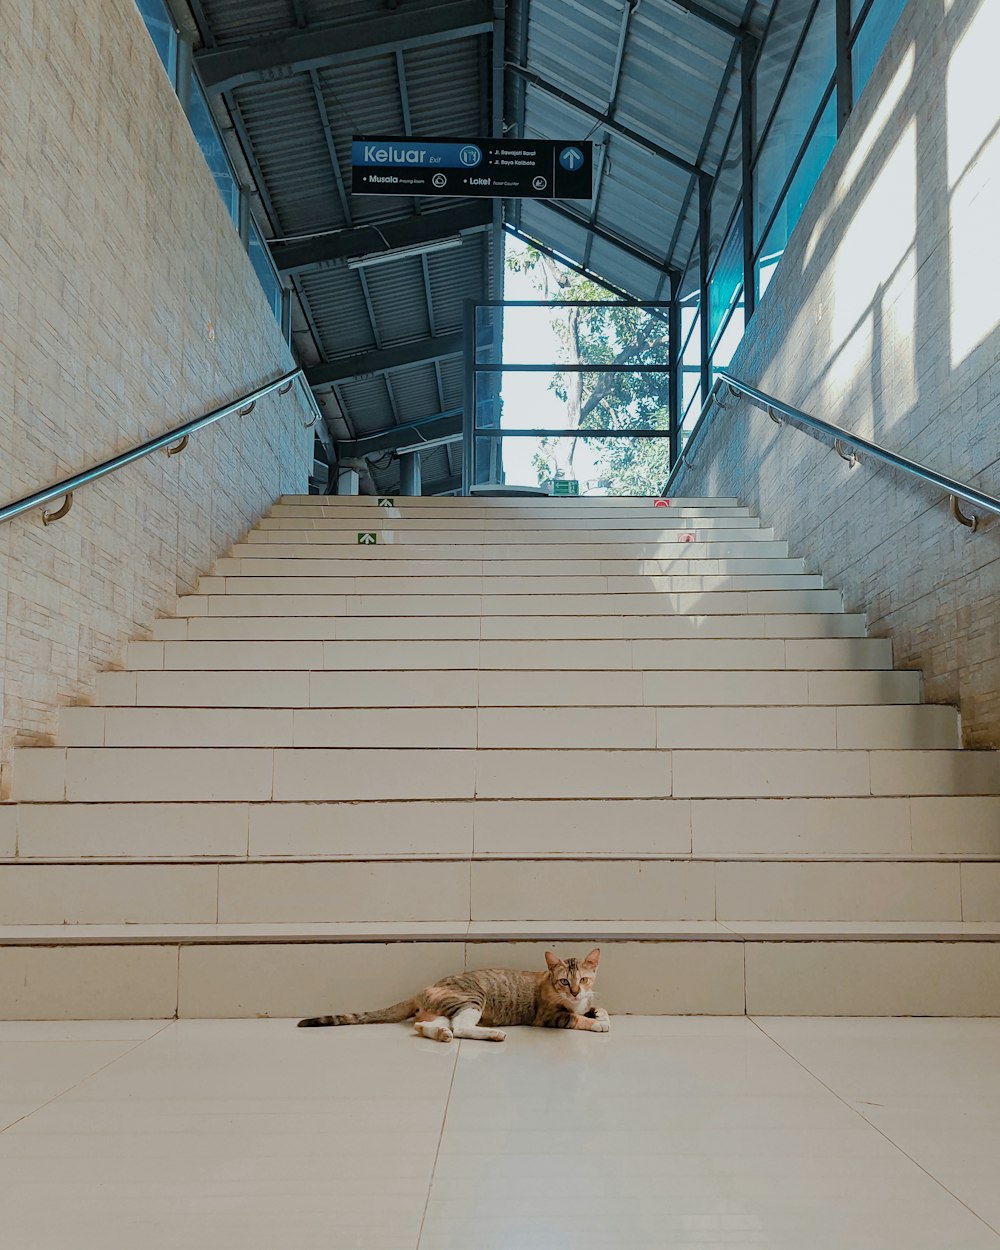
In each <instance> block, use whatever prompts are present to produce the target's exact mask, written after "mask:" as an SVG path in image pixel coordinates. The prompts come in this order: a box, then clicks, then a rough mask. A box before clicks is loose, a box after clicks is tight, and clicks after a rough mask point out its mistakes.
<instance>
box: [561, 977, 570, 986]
mask: <svg viewBox="0 0 1000 1250" xmlns="http://www.w3.org/2000/svg"><path fill="white" fill-rule="evenodd" d="M559 984H560V985H569V982H568V981H567V980H566V978H565V977H560V978H559Z"/></svg>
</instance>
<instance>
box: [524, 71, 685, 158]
mask: <svg viewBox="0 0 1000 1250" xmlns="http://www.w3.org/2000/svg"><path fill="white" fill-rule="evenodd" d="M507 68H508V69H509V70H511V71H512V72H513V73H515V74H517V75H518V76H519V77H521V78H523V79H524V80H525V81H526V82H529V83H531V84H532V86H535V87H537V88H538V89H539V91H544V92H545V94H546V95H550V96H553V97H555V99H557V100H562V102H563V103H564V104H568V105H569V106H570V108H574V109H577V110H579V112H581V113H585V114H586V115H587V116H588V117H592V118H593V119H594V120H595V121H596V122H598V123H600V125H602V126H603V127H604V129H605V130H609V131H610V132H611V133H612V134H613V135H620V136H621V137H622V138H623V139H628V140H629V141H630V142H631V143H634V144H635V145H636V146H637V147H640V148H644V149H645V150H646V151H647V152H651V153H652V154H653V155H654V156H658V157H660V159H661V160H664V161H667V162H668V163H669V164H671V165H676V166H677V168H678V169H683V170H684V172H685V173H688V174H701V173H704V172H705V171H704V170H703V169H702V168H701V167H700V166H699V165H695V164H693V163H692V162H691V161H689V160H685V158H684V157H683V156H679V155H678V154H677V153H676V152H672V151H671V150H670V149H669V148H665V147H664V146H663V144H662V143H657V142H656V141H655V140H654V139H649V138H647V137H646V136H645V135H642V134H640V133H639V132H638V131H637V130H633V129H632V127H631V126H624V125H622V123H621V122H617V121H615V120H614V119H613V118H612V117H610V116H609V115H608V114H607V113H602V112H601V110H600V109H598V108H595V107H594V106H593V105H592V104H587V103H586V102H585V101H584V100H581V99H580V98H579V97H578V96H575V95H572V94H571V93H570V92H569V91H564V90H563V88H562V87H557V86H556V84H555V83H553V82H549V80H548V79H547V78H543V77H542V76H541V74H536V73H535V72H534V71H533V70H530V69H525V68H524V67H523V66H521V65H515V64H514V62H512V61H508V62H507Z"/></svg>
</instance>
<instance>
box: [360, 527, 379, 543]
mask: <svg viewBox="0 0 1000 1250" xmlns="http://www.w3.org/2000/svg"><path fill="white" fill-rule="evenodd" d="M358 542H359V543H361V545H362V546H363V547H364V546H367V547H370V546H371V545H372V543H377V542H378V534H376V533H374V531H372V530H361V531H360V532H359V533H358Z"/></svg>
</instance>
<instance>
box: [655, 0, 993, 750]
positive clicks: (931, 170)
mask: <svg viewBox="0 0 1000 1250" xmlns="http://www.w3.org/2000/svg"><path fill="white" fill-rule="evenodd" d="M997 46H1000V5H997V4H996V3H993V2H992V0H911V3H910V5H909V6H908V8H907V9H906V10H905V11H904V14H903V16H902V17H901V19H900V22H899V24H898V25H897V27H896V30H895V32H894V34H893V36H892V38H891V40H890V42H889V45H888V47H887V49H886V55H885V57H884V58H883V63H882V64H881V65H880V66H879V67H878V68H877V69H876V72H875V74H874V75H873V76H872V79H871V81H870V82H869V84H868V87H867V89H866V91H865V93H864V95H863V96H862V99H861V101H860V102H859V106H858V108H857V109H856V111H855V113H854V114H853V115H852V118H851V119H850V122H849V124H848V127H847V129H846V131H845V133H844V135H843V136H842V137H841V140H840V142H839V143H838V146H837V148H836V149H835V150H834V153H833V155H832V157H831V159H830V162H829V163H828V165H827V168H826V170H825V171H824V173H823V175H822V176H821V178H820V180H819V182H818V183H817V186H816V188H815V191H814V193H813V196H812V198H811V200H810V202H809V205H808V206H807V209H806V211H805V213H804V214H803V216H802V218H801V220H800V221H799V224H798V226H797V228H796V230H795V232H794V233H793V236H792V239H791V240H790V242H789V246H788V248H787V249H786V251H785V255H784V259H783V262H782V264H781V266H779V268H778V270H777V272H776V274H775V277H774V280H773V281H772V282H771V284H770V286H769V287H768V290H767V292H766V293H765V295H764V297H763V299H762V301H761V304H760V307H759V308H758V310H757V312H756V314H755V316H754V318H753V321H752V322H751V328H750V331H749V333H748V334H747V336H746V337H745V339H744V340H743V343H742V344H741V346H740V348H739V349H738V351H737V352H736V354H735V356H734V358H733V361H732V364H731V366H730V369H731V371H732V372H733V374H734V375H735V376H737V377H741V378H744V379H745V380H746V381H748V382H751V383H752V384H754V385H756V386H759V387H760V388H761V389H762V390H764V391H768V392H770V393H772V394H774V395H777V396H779V397H780V398H782V399H784V400H786V401H787V402H788V403H791V404H794V405H796V406H798V407H801V408H803V409H805V410H807V411H812V412H816V413H817V414H818V415H821V416H825V417H827V418H828V419H830V420H833V421H837V422H839V423H840V424H843V425H845V426H847V427H848V428H850V429H852V430H855V431H857V432H858V433H859V434H861V435H863V436H864V437H867V438H870V439H873V440H874V441H876V442H881V443H884V444H885V445H886V446H887V447H890V448H891V449H892V450H894V451H898V452H901V453H902V454H905V455H908V456H910V457H912V458H913V459H915V460H920V461H923V462H924V463H927V464H929V465H930V466H931V467H933V468H935V469H938V470H939V471H941V472H944V473H947V474H950V475H952V476H955V477H957V478H959V479H960V480H963V481H967V482H969V483H971V484H972V485H976V486H979V487H980V488H981V489H983V490H986V491H991V492H992V493H997V491H998V489H1000V293H998V291H997V280H998V278H1000V231H998V230H997V229H996V225H995V223H996V220H997V219H998V217H1000V76H998V75H997V74H996V72H995V66H994V64H993V57H994V50H995V49H996V47H997ZM731 406H732V407H733V408H734V409H735V408H736V407H739V411H738V412H732V411H727V412H726V413H725V415H724V416H723V415H722V414H721V413H720V412H716V413H715V415H714V416H713V418H712V425H711V426H710V427H709V428H708V429H707V430H706V432H705V434H704V436H703V437H702V439H701V445H700V446H699V448H698V451H697V455H696V458H695V465H694V468H693V469H691V470H687V471H686V472H685V473H684V474H683V475H682V476H681V479H680V481H681V482H682V483H683V486H681V485H678V490H680V489H683V490H684V491H685V492H686V493H701V492H702V491H704V492H705V493H709V494H711V493H718V494H723V495H730V494H734V495H737V496H739V497H740V498H741V499H743V501H744V502H746V503H748V504H751V505H752V506H754V507H755V508H756V509H758V510H759V511H760V513H761V515H762V517H764V518H765V520H766V523H768V524H774V525H775V527H776V528H777V529H778V531H779V532H780V533H783V534H784V535H786V536H788V537H789V538H790V539H791V541H792V542H793V544H794V545H795V547H796V549H797V551H798V552H799V553H800V554H804V555H806V556H807V558H808V559H809V560H810V561H811V562H812V563H813V564H814V565H815V566H817V567H819V568H821V569H822V571H823V572H824V573H825V574H826V576H827V578H828V582H829V584H832V585H839V586H841V587H842V588H843V590H844V592H845V596H846V598H847V602H848V607H849V608H852V609H855V610H864V611H867V612H868V614H869V619H870V621H871V623H872V627H873V628H872V632H873V633H878V634H884V635H891V636H892V637H893V638H894V641H895V644H896V646H895V650H896V661H897V664H898V665H902V666H909V667H920V668H923V670H924V672H925V676H926V678H927V693H928V697H930V698H931V699H933V700H936V701H942V702H953V703H958V704H959V705H960V706H961V710H962V714H963V723H964V728H965V734H966V740H967V742H968V743H969V744H970V745H996V744H998V743H1000V691H998V690H997V688H996V687H997V684H998V683H997V682H996V679H995V674H996V672H997V671H1000V614H998V611H997V608H996V604H997V602H1000V599H998V596H1000V522H997V521H996V520H995V519H992V518H987V519H984V520H983V521H982V522H981V524H980V528H979V531H978V532H977V533H976V534H975V535H972V534H970V533H969V532H968V531H967V530H964V529H962V528H961V527H959V526H957V525H955V524H954V523H953V522H952V521H951V520H950V519H949V517H948V512H947V500H946V499H942V498H941V497H939V496H937V495H936V494H935V492H934V491H933V489H932V488H929V487H926V486H924V485H923V484H921V483H919V482H917V481H915V480H914V479H911V478H909V477H908V476H906V475H902V474H900V473H897V472H895V471H893V470H891V469H889V468H887V467H882V466H879V467H875V466H871V465H866V464H862V465H860V466H859V467H857V468H854V469H851V468H849V467H848V465H847V464H846V463H845V462H844V461H842V460H839V459H837V458H836V456H835V452H834V451H833V449H832V447H831V445H830V443H829V441H828V440H817V439H816V438H815V437H813V436H811V435H809V434H807V433H806V432H804V431H802V430H800V429H795V428H793V427H790V426H786V427H781V428H779V427H777V426H776V425H774V424H773V423H772V422H771V421H770V420H769V419H768V418H767V416H766V414H764V413H762V412H760V411H759V410H756V409H751V408H749V407H748V406H746V405H742V406H738V405H736V404H735V402H733V401H731Z"/></svg>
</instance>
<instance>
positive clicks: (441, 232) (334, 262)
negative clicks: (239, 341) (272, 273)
mask: <svg viewBox="0 0 1000 1250" xmlns="http://www.w3.org/2000/svg"><path fill="white" fill-rule="evenodd" d="M492 221H493V210H492V207H491V205H490V202H489V200H475V201H471V202H470V203H468V204H459V205H456V207H455V208H452V209H449V210H448V211H446V212H438V213H422V214H421V215H420V216H418V217H407V218H404V219H403V220H402V221H387V222H384V223H383V224H382V225H380V226H379V227H378V228H376V227H375V226H357V227H355V228H354V229H345V230H337V231H336V232H334V233H332V234H317V235H316V236H315V237H313V238H311V239H310V238H304V239H299V240H297V241H294V242H290V243H275V244H272V247H271V255H272V256H273V257H274V263H275V264H276V265H277V267H278V270H279V272H280V273H301V272H302V271H303V270H307V269H331V268H336V267H337V266H340V265H344V264H346V262H347V261H348V260H349V259H350V258H352V257H355V256H369V255H375V254H376V253H378V252H391V251H395V249H396V248H403V247H414V248H415V247H421V246H422V245H423V244H425V243H435V242H437V240H439V239H447V238H450V237H451V236H452V235H455V234H473V233H477V232H479V231H482V230H486V229H488V228H489V226H490V225H491V224H492Z"/></svg>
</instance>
